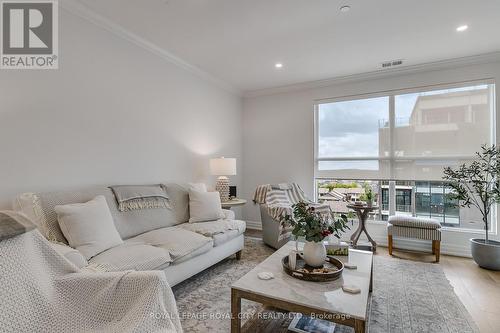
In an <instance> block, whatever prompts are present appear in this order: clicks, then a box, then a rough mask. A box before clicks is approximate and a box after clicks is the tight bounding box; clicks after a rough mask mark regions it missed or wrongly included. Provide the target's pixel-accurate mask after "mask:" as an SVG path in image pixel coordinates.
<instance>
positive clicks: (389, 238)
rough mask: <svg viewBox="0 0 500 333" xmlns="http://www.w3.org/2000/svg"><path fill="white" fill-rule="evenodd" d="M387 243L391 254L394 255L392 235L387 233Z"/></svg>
mask: <svg viewBox="0 0 500 333" xmlns="http://www.w3.org/2000/svg"><path fill="white" fill-rule="evenodd" d="M387 243H388V246H389V255H391V256H392V235H387Z"/></svg>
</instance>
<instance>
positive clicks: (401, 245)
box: [246, 221, 472, 258]
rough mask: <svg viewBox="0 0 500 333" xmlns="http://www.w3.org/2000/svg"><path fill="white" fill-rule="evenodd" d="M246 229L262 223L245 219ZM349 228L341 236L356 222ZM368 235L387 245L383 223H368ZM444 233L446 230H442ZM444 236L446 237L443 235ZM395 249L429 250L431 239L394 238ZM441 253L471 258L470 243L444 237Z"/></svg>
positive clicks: (353, 226) (259, 225)
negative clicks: (453, 240) (457, 241)
mask: <svg viewBox="0 0 500 333" xmlns="http://www.w3.org/2000/svg"><path fill="white" fill-rule="evenodd" d="M246 223H247V229H253V230H262V223H261V222H260V221H246ZM350 227H351V230H349V231H348V232H347V233H346V234H345V235H344V236H343V237H342V238H345V239H348V238H350V237H351V234H352V232H354V230H356V228H357V223H355V224H354V225H352V226H351V225H350ZM368 228H369V229H370V231H369V232H370V235H371V236H372V238H373V239H374V240H375V242H377V245H380V246H382V247H387V229H386V224H385V223H369V224H368ZM443 234H446V231H443ZM443 238H446V237H443ZM364 241H365V240H364V237H361V239H360V242H364ZM394 247H395V249H396V250H397V249H401V250H410V251H420V252H429V253H430V252H431V241H425V240H419V239H408V238H394ZM441 253H442V254H447V255H451V256H457V257H466V258H471V257H472V256H471V252H470V245H469V242H468V241H465V240H464V244H457V243H455V242H453V243H452V242H449V241H446V239H444V240H443V241H441Z"/></svg>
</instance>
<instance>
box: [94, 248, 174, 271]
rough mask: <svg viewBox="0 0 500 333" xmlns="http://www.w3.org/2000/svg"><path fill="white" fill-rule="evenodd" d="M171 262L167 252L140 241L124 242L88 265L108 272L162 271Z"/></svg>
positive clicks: (101, 254)
mask: <svg viewBox="0 0 500 333" xmlns="http://www.w3.org/2000/svg"><path fill="white" fill-rule="evenodd" d="M171 262H172V258H171V257H170V254H169V253H168V251H167V250H165V249H163V248H160V247H155V246H151V245H148V244H145V243H144V242H140V241H125V243H123V244H122V245H119V246H116V247H113V248H111V249H109V250H106V251H104V252H102V253H100V254H98V255H97V256H95V257H93V258H92V259H90V260H89V264H97V265H105V266H106V268H107V270H110V271H123V270H130V269H132V270H151V269H163V268H166V267H167V266H168V265H169V264H170V263H171Z"/></svg>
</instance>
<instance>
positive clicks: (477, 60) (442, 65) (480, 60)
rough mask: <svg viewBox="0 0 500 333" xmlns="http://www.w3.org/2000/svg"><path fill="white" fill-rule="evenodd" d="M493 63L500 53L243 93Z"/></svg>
mask: <svg viewBox="0 0 500 333" xmlns="http://www.w3.org/2000/svg"><path fill="white" fill-rule="evenodd" d="M492 62H500V51H499V52H491V53H485V54H479V55H473V56H467V57H461V58H454V59H448V60H440V61H435V62H428V63H423V64H418V65H410V66H404V67H400V68H391V69H384V70H377V71H372V72H366V73H360V74H353V75H346V76H339V77H334V78H330V79H324V80H317V81H308V82H302V83H296V84H290V85H284V86H278V87H272V88H266V89H258V90H251V91H245V92H243V97H245V98H253V97H259V96H269V95H277V94H282V93H287V92H292V91H301V90H309V89H314V88H323V87H328V86H333V85H336V84H343V83H349V82H356V81H362V80H374V79H382V78H388V77H394V76H400V75H405V74H412V73H419V72H428V71H436V70H443V69H450V68H455V67H461V66H468V65H478V64H486V63H492Z"/></svg>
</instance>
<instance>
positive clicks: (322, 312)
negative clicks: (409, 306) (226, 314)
mask: <svg viewBox="0 0 500 333" xmlns="http://www.w3.org/2000/svg"><path fill="white" fill-rule="evenodd" d="M294 248H295V242H294V241H291V242H288V243H287V244H285V245H284V246H283V247H282V248H280V249H279V250H278V251H276V252H275V253H274V254H272V255H271V256H269V257H268V258H267V259H266V260H264V261H263V262H262V263H260V264H259V265H258V266H257V267H255V268H254V269H253V270H251V271H250V272H248V273H247V274H246V275H245V276H243V277H242V278H241V279H239V280H238V281H236V282H235V283H233V285H232V286H231V313H232V318H231V332H232V333H238V332H240V330H241V299H242V298H244V299H248V300H251V301H254V302H258V303H261V304H263V305H264V306H269V307H274V308H277V309H282V310H285V311H290V312H300V313H302V314H305V315H314V316H315V317H317V318H320V319H325V320H330V321H333V322H335V323H338V324H341V325H346V326H351V327H353V328H354V331H355V332H356V333H362V332H363V333H364V332H365V327H366V320H367V311H368V308H369V298H370V292H371V288H372V270H373V265H372V264H373V254H372V253H371V252H368V251H361V250H353V249H349V262H350V263H353V264H355V265H357V266H358V267H357V269H354V270H349V269H344V273H343V275H342V277H341V278H340V279H338V280H335V281H331V282H308V281H302V280H298V279H296V278H293V277H291V276H289V275H288V274H286V273H285V272H284V271H283V268H282V265H281V259H282V258H283V257H284V256H286V255H288V253H289V252H290V250H292V249H294ZM336 258H338V259H340V260H342V261H344V262H346V261H347V257H342V256H338V257H336ZM260 272H271V273H273V274H274V279H271V280H260V279H259V278H258V277H257V274H258V273H260ZM344 283H346V284H349V285H356V286H357V287H359V288H360V289H361V293H359V294H354V295H353V294H348V293H346V292H344V291H343V290H342V285H343V284H344Z"/></svg>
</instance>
